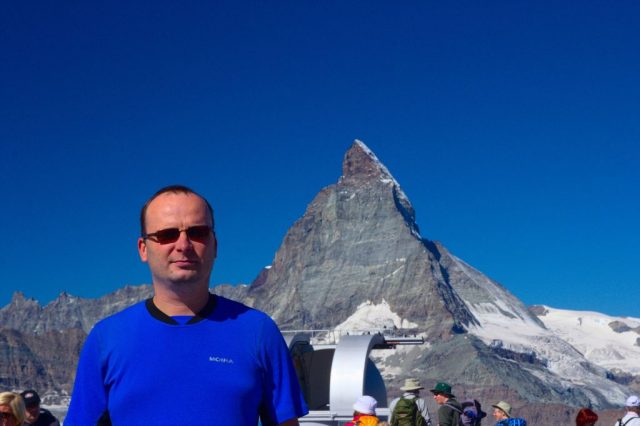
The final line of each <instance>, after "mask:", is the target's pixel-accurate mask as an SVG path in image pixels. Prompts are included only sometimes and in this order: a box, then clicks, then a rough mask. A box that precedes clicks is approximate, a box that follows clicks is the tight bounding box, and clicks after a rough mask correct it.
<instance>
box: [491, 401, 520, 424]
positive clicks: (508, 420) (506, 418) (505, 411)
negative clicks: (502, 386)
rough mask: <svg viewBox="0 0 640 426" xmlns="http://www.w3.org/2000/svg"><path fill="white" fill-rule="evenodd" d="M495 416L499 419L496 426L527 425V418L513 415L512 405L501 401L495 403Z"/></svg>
mask: <svg viewBox="0 0 640 426" xmlns="http://www.w3.org/2000/svg"><path fill="white" fill-rule="evenodd" d="M492 407H493V417H495V419H496V420H497V421H498V423H496V426H527V421H526V420H525V419H519V418H514V417H511V405H510V404H509V403H507V402H504V401H500V402H498V403H497V404H493V405H492Z"/></svg>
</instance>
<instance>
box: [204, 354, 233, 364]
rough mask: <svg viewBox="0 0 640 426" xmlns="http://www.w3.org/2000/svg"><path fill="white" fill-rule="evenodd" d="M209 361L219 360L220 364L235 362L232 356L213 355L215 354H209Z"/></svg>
mask: <svg viewBox="0 0 640 426" xmlns="http://www.w3.org/2000/svg"><path fill="white" fill-rule="evenodd" d="M209 361H210V362H218V363H220V364H233V359H231V358H225V357H222V356H213V355H210V356H209Z"/></svg>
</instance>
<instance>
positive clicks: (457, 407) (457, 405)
mask: <svg viewBox="0 0 640 426" xmlns="http://www.w3.org/2000/svg"><path fill="white" fill-rule="evenodd" d="M444 405H445V406H448V407H450V408H451V409H453V410H456V411H462V404H460V403H459V402H458V400H457V399H455V398H449V399H448V400H447V402H445V404H444Z"/></svg>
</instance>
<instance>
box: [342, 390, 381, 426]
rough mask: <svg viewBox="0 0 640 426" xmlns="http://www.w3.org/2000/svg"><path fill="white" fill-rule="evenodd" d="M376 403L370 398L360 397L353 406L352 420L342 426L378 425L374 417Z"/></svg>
mask: <svg viewBox="0 0 640 426" xmlns="http://www.w3.org/2000/svg"><path fill="white" fill-rule="evenodd" d="M377 406H378V401H376V399H375V398H374V397H372V396H369V395H362V396H361V397H359V398H358V399H357V400H356V402H355V403H354V404H353V420H351V421H350V422H349V423H347V424H346V425H344V426H356V425H357V426H369V425H371V426H375V425H377V424H378V423H379V420H378V417H376V407H377Z"/></svg>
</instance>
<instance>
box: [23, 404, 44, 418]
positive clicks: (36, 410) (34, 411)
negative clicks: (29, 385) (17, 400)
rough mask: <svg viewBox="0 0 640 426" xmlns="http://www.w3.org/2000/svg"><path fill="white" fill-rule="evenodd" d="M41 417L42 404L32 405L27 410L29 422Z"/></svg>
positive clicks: (26, 416) (26, 414) (26, 415)
mask: <svg viewBox="0 0 640 426" xmlns="http://www.w3.org/2000/svg"><path fill="white" fill-rule="evenodd" d="M38 417H40V404H36V405H30V406H28V407H27V410H26V412H25V419H26V420H27V423H33V422H35V421H36V420H38Z"/></svg>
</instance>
